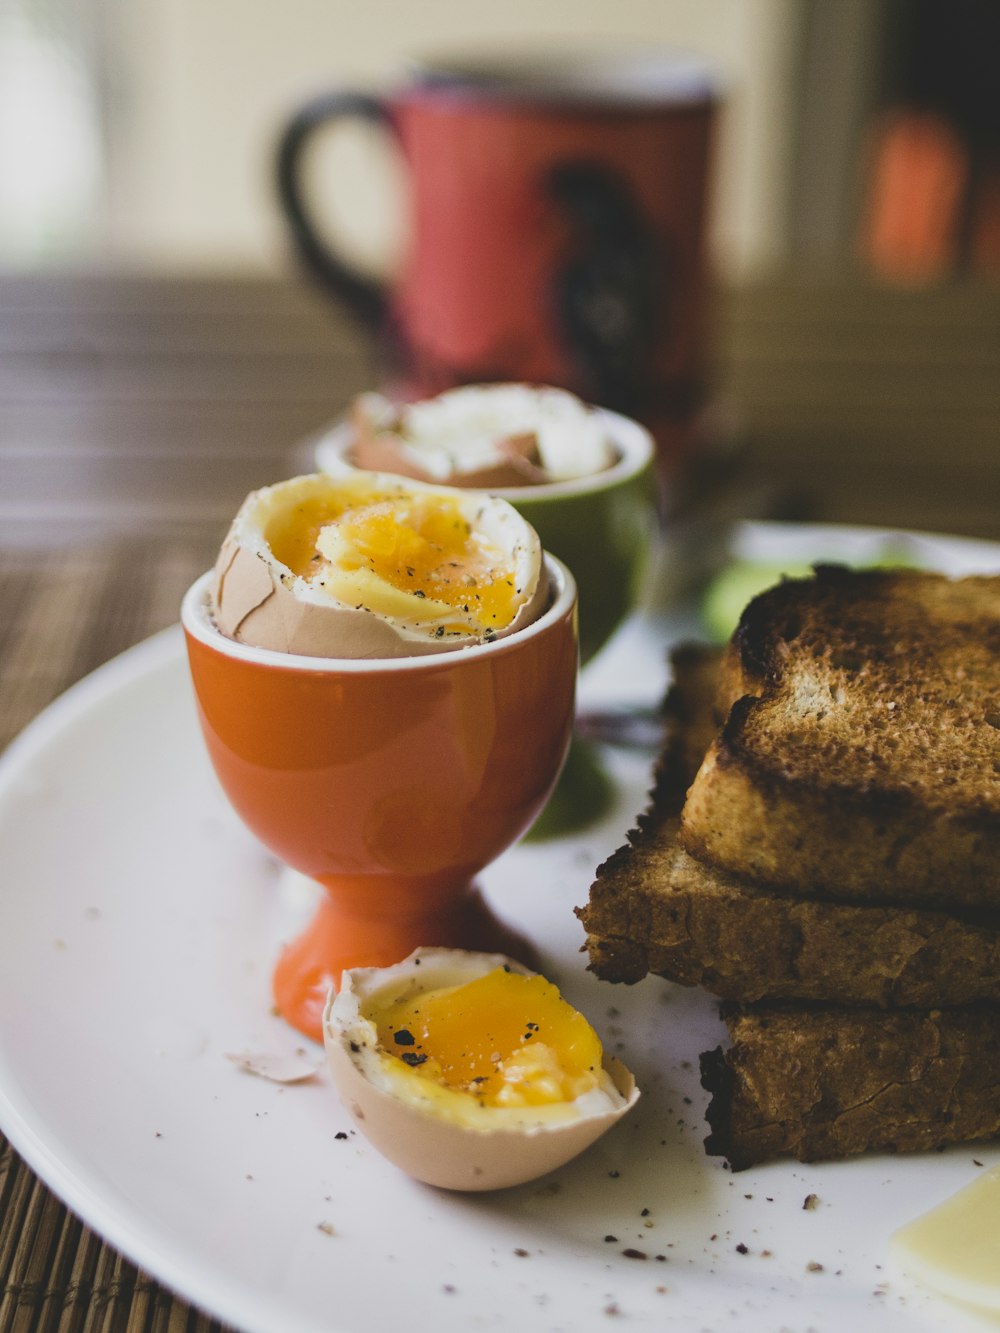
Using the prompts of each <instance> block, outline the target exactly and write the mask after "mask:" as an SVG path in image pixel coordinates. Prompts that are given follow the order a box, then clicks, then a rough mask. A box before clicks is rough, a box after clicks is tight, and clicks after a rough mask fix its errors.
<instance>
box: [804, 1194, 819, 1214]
mask: <svg viewBox="0 0 1000 1333" xmlns="http://www.w3.org/2000/svg"><path fill="white" fill-rule="evenodd" d="M818 1207H819V1195H818V1194H807V1195H806V1197H805V1198H804V1199H803V1200H802V1211H803V1212H805V1213H811V1212H814V1211H815V1210H816V1209H817V1208H818Z"/></svg>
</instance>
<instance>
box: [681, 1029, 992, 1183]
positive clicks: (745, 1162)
mask: <svg viewBox="0 0 1000 1333" xmlns="http://www.w3.org/2000/svg"><path fill="white" fill-rule="evenodd" d="M723 1017H724V1018H725V1020H726V1025H727V1027H728V1030H729V1036H730V1041H731V1046H730V1048H729V1049H728V1050H726V1051H723V1050H722V1048H721V1047H720V1048H718V1049H717V1050H714V1051H710V1052H708V1053H707V1054H705V1055H703V1056H702V1057H701V1069H702V1083H703V1085H704V1086H705V1087H706V1088H707V1089H708V1091H709V1092H710V1093H711V1094H712V1099H711V1101H710V1103H709V1107H708V1112H707V1117H708V1123H709V1126H710V1128H711V1134H710V1135H709V1137H708V1138H707V1139H706V1141H705V1147H706V1150H707V1151H708V1152H709V1153H710V1154H713V1155H718V1156H722V1157H725V1158H726V1159H727V1160H728V1161H729V1164H730V1166H731V1167H732V1168H733V1170H734V1171H741V1170H744V1169H745V1168H746V1167H749V1166H753V1165H754V1164H756V1163H758V1162H763V1161H768V1160H770V1159H772V1158H778V1157H794V1158H797V1159H798V1160H799V1161H801V1162H813V1161H820V1160H831V1159H834V1158H841V1157H848V1156H851V1155H853V1154H856V1153H860V1152H865V1151H868V1150H871V1149H875V1150H880V1151H883V1152H914V1151H918V1150H921V1149H922V1150H927V1149H931V1148H942V1147H945V1146H946V1145H948V1144H951V1143H969V1142H974V1141H976V1140H980V1139H989V1138H994V1137H995V1136H996V1135H997V1134H1000V1011H998V1010H997V1009H996V1008H993V1007H990V1006H973V1007H968V1008H963V1009H946V1010H934V1011H930V1012H920V1011H911V1010H902V1011H900V1012H898V1013H893V1014H885V1013H881V1012H877V1013H872V1012H870V1011H868V1010H864V1009H861V1010H855V1011H849V1010H838V1009H835V1008H821V1009H815V1010H811V1009H805V1008H795V1007H789V1008H781V1007H780V1006H767V1007H756V1008H753V1009H744V1008H740V1007H738V1006H734V1007H732V1008H729V1009H725V1008H724V1011H723Z"/></svg>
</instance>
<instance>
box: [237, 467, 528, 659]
mask: <svg viewBox="0 0 1000 1333" xmlns="http://www.w3.org/2000/svg"><path fill="white" fill-rule="evenodd" d="M373 475H375V474H373ZM375 479H376V480H379V481H384V482H385V483H386V484H388V485H390V486H395V487H396V488H398V487H399V486H400V485H404V486H405V484H406V483H405V482H403V483H401V482H400V480H399V478H398V477H391V478H383V477H382V475H381V474H377V476H375ZM310 480H311V479H310V478H308V477H304V478H293V479H292V480H291V482H289V483H286V484H288V485H289V486H291V485H293V484H298V483H308V482H309V481H310ZM316 484H317V486H318V487H320V486H322V487H329V486H330V485H331V484H333V485H336V483H335V482H334V483H331V479H330V478H329V477H327V476H323V475H322V474H318V475H317V477H316ZM352 484H353V483H352ZM268 489H270V488H268ZM433 489H437V490H440V489H444V488H441V487H435V488H433ZM262 494H263V492H259V491H257V492H253V493H252V494H251V495H250V496H248V497H247V499H246V501H244V504H243V506H242V507H241V509H240V512H239V514H237V516H236V519H235V520H234V521H233V524H232V526H231V527H230V530H229V533H228V535H227V537H226V539H225V541H224V542H223V545H222V549H221V550H220V552H219V557H218V560H217V561H216V564H215V575H214V579H213V582H212V587H211V608H212V618H213V620H214V621H215V624H216V626H217V628H218V629H219V630H220V631H221V632H222V633H223V634H225V635H226V636H227V637H228V638H231V639H235V640H237V641H238V642H240V643H246V644H250V645H251V646H253V647H257V648H270V649H274V650H277V651H278V652H285V653H296V654H301V655H303V656H306V657H342V658H372V659H375V658H393V657H415V656H421V655H424V654H430V653H441V652H448V651H452V650H455V649H458V648H464V647H467V646H469V644H472V643H477V642H479V641H480V639H479V637H478V636H476V635H474V634H472V633H470V634H462V635H454V636H448V637H446V638H441V639H436V638H433V637H431V636H430V635H428V634H427V633H420V632H419V631H418V630H413V629H410V628H408V627H407V626H406V625H404V624H400V623H398V622H394V621H391V620H389V619H387V618H384V617H382V616H380V615H377V614H376V613H374V612H371V611H366V610H360V609H357V608H355V607H351V606H347V605H345V604H343V603H338V602H335V601H332V600H330V599H325V598H319V597H316V598H315V599H313V600H310V598H309V596H308V594H306V595H303V592H302V581H301V580H299V579H296V578H295V577H294V575H292V573H291V572H290V571H289V570H288V569H287V568H286V567H285V566H284V565H282V564H281V563H280V562H279V561H277V560H276V559H275V558H274V557H273V556H271V554H270V552H269V551H268V550H267V549H266V548H265V547H264V544H263V539H262V537H260V534H258V533H255V532H254V531H253V530H252V526H250V525H248V521H247V518H248V516H250V515H252V512H253V506H254V504H255V502H256V501H257V499H258V497H259V496H261V495H262ZM527 532H528V534H529V540H530V541H531V542H532V543H533V545H534V546H535V547H537V565H538V578H537V581H536V583H535V586H534V588H533V590H532V593H531V596H530V597H529V599H528V600H527V601H526V602H525V603H524V605H522V606H521V608H520V609H519V611H518V613H517V615H516V616H515V617H514V620H513V621H512V622H511V624H510V625H508V626H506V627H505V628H504V629H502V630H499V631H498V632H497V633H496V635H495V638H496V639H501V638H505V637H506V636H507V635H509V634H513V633H514V632H515V631H517V630H519V629H523V628H524V627H525V626H526V625H529V624H531V623H532V621H534V620H537V619H538V617H539V616H540V615H541V614H542V612H543V611H544V610H545V607H546V605H547V603H548V600H549V589H548V581H547V576H546V572H545V563H544V561H543V560H542V559H541V548H540V545H539V543H538V538H537V535H536V534H535V533H534V530H533V529H530V528H529V529H527Z"/></svg>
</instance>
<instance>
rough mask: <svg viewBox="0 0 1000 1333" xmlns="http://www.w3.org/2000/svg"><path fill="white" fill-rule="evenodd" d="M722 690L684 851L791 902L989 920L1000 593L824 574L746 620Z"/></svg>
mask: <svg viewBox="0 0 1000 1333" xmlns="http://www.w3.org/2000/svg"><path fill="white" fill-rule="evenodd" d="M720 688H721V702H722V704H723V705H725V704H730V705H731V707H730V709H729V714H728V718H727V720H726V723H725V726H724V727H723V728H722V731H721V733H720V734H719V736H718V737H717V739H716V740H715V741H714V742H713V744H712V745H711V746H710V747H709V750H708V753H707V754H706V756H705V760H704V763H703V764H702V765H701V767H700V769H699V771H698V773H697V775H696V777H695V779H694V781H693V783H692V785H691V788H690V790H689V792H688V795H687V800H686V802H685V804H684V810H683V817H682V820H681V831H680V841H681V844H682V846H683V847H684V849H685V850H686V851H688V852H690V853H691V854H692V855H693V856H695V857H696V858H697V859H698V860H699V861H701V862H703V863H706V864H709V865H712V866H715V867H716V868H718V869H720V870H722V871H725V872H727V873H730V874H736V875H739V876H741V877H743V878H745V879H749V880H753V881H757V882H760V883H764V884H767V885H770V886H775V887H779V888H781V887H784V888H785V889H787V890H789V891H794V892H795V893H797V894H799V895H801V896H819V897H826V898H831V899H838V900H844V901H849V902H871V901H875V900H877V901H880V902H883V903H887V902H895V903H901V904H905V905H909V906H914V905H923V904H930V905H936V906H939V907H944V908H954V907H972V908H976V907H980V908H983V907H986V908H998V907H1000V577H974V578H965V579H956V580H952V579H948V578H945V577H944V576H943V575H939V574H932V573H925V572H922V571H917V570H910V569H906V570H848V569H844V568H841V567H838V566H819V567H817V569H816V572H815V575H814V577H812V578H808V579H795V580H787V581H785V582H783V583H780V584H778V585H777V586H776V587H774V588H772V589H770V590H769V591H768V592H765V593H763V594H761V595H760V596H759V597H757V598H755V599H754V600H753V601H752V602H751V603H750V604H749V606H748V607H747V609H746V611H745V612H744V614H743V617H742V619H741V621H740V625H739V627H738V629H737V631H736V633H735V635H734V637H733V640H732V643H731V645H730V649H729V651H728V653H727V656H726V660H725V662H724V664H723V668H722V684H721V687H720Z"/></svg>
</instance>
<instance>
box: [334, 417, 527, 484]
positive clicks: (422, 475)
mask: <svg viewBox="0 0 1000 1333" xmlns="http://www.w3.org/2000/svg"><path fill="white" fill-rule="evenodd" d="M496 447H497V451H498V452H499V453H501V454H503V455H504V461H503V462H502V463H495V464H494V465H492V466H491V467H481V468H473V469H471V470H470V471H468V472H458V471H455V472H452V473H451V474H450V475H449V477H448V478H447V484H448V485H449V486H459V487H462V488H463V489H466V490H482V491H499V490H506V489H507V488H508V487H511V486H541V485H544V484H545V483H546V482H547V481H548V480H549V476H548V473H547V472H545V471H544V469H543V468H541V467H539V465H538V462H537V459H538V444H537V440H536V437H535V436H534V435H528V434H524V435H511V436H508V437H507V438H506V439H503V440H497V442H496ZM349 457H350V461H351V463H352V464H353V465H354V466H355V467H359V468H364V469H366V470H369V471H372V472H392V473H394V474H395V475H397V476H400V477H412V478H413V479H414V480H415V481H423V482H428V483H435V481H436V479H435V478H434V477H432V476H431V474H430V473H429V472H428V471H427V470H426V469H425V468H422V467H420V466H419V464H417V463H415V462H414V461H413V459H412V458H411V456H410V455H409V454H408V453H407V452H406V450H405V448H404V447H403V446H402V444H401V443H400V442H399V441H398V439H397V438H396V437H395V436H393V435H388V434H386V435H373V434H372V433H371V432H370V431H369V430H367V429H364V430H362V429H359V430H358V432H357V434H356V436H355V439H354V443H353V445H352V448H351V451H350V455H349ZM436 484H438V485H440V484H441V483H440V482H439V481H438V482H437V483H436Z"/></svg>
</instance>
